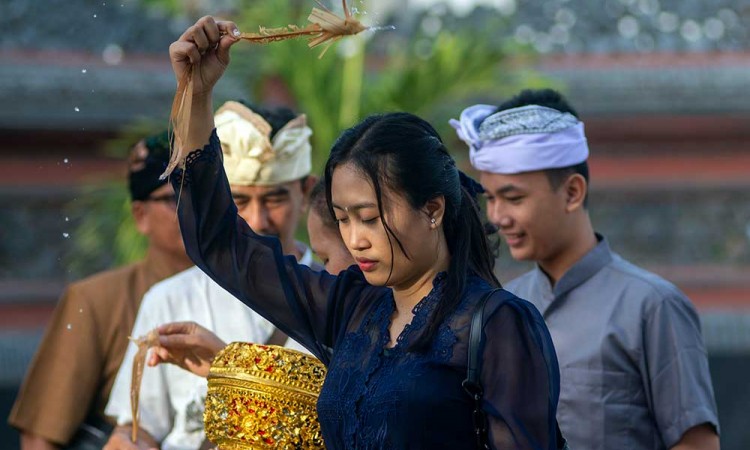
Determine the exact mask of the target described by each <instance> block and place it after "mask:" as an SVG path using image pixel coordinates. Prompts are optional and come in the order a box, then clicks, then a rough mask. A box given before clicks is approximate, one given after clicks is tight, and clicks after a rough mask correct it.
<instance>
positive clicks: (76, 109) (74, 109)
mask: <svg viewBox="0 0 750 450" xmlns="http://www.w3.org/2000/svg"><path fill="white" fill-rule="evenodd" d="M73 111H75V112H81V109H80V108H78V107H77V106H76V107H75V108H73Z"/></svg>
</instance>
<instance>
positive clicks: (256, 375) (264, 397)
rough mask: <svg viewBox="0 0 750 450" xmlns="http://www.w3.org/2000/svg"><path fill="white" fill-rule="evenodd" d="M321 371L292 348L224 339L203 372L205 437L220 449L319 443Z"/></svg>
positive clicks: (317, 364) (316, 445) (323, 373)
mask: <svg viewBox="0 0 750 450" xmlns="http://www.w3.org/2000/svg"><path fill="white" fill-rule="evenodd" d="M325 376H326V368H325V366H324V365H323V364H322V363H321V362H320V361H318V360H317V359H316V358H314V357H312V356H309V355H306V354H304V353H301V352H298V351H296V350H290V349H287V348H284V347H279V346H275V345H259V344H248V343H244V342H233V343H231V344H229V345H228V346H226V347H225V348H224V349H223V350H222V351H221V352H219V354H217V355H216V358H215V359H214V362H213V364H212V366H211V370H210V373H209V375H208V395H207V396H206V410H205V414H204V418H203V419H204V426H205V430H206V437H207V438H208V439H209V440H210V441H211V442H213V443H214V444H216V445H217V446H218V447H219V449H220V450H250V449H252V450H255V449H324V448H325V446H324V445H323V436H322V435H321V433H320V424H319V423H318V414H317V411H316V409H315V405H316V403H317V400H318V394H319V393H320V388H321V387H322V386H323V380H324V379H325Z"/></svg>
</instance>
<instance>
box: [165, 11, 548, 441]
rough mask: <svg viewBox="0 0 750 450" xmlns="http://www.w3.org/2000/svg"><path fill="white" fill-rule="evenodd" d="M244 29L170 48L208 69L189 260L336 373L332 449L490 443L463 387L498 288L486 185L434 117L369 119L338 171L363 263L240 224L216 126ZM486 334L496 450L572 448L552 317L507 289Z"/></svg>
mask: <svg viewBox="0 0 750 450" xmlns="http://www.w3.org/2000/svg"><path fill="white" fill-rule="evenodd" d="M235 30H236V27H235V25H234V24H233V23H231V22H216V21H214V20H213V19H212V18H210V17H204V18H203V19H201V20H199V21H198V22H197V23H196V24H195V25H194V26H192V27H190V28H189V29H188V30H187V31H186V32H185V33H184V34H183V35H182V36H181V37H180V39H179V40H178V41H177V42H175V43H173V44H172V46H171V47H170V55H171V60H172V65H173V68H174V71H175V74H176V75H177V77H178V79H179V78H180V77H182V76H183V74H184V73H185V71H186V70H193V82H194V83H195V84H194V95H193V106H192V112H191V118H190V137H189V139H188V142H187V143H186V144H187V149H198V150H195V151H193V152H192V153H191V154H190V155H189V156H188V158H187V162H186V166H185V169H184V171H183V172H181V173H180V174H179V176H176V177H173V178H174V181H173V182H174V183H175V186H176V188H177V189H181V200H180V211H179V216H180V225H181V228H182V233H183V237H184V240H185V244H186V247H187V250H188V253H189V255H190V256H191V258H192V259H193V260H194V261H195V263H196V264H197V265H198V266H200V267H201V269H203V270H204V271H205V272H206V273H208V274H209V275H210V276H211V277H212V278H213V279H214V280H216V281H217V282H218V283H219V284H220V285H222V286H223V287H224V288H226V289H227V290H229V291H230V292H231V293H233V294H234V295H235V296H236V297H237V298H238V299H239V300H240V301H242V302H244V303H245V304H247V305H248V306H249V307H251V308H253V309H254V310H256V311H258V312H259V313H260V314H262V315H263V316H265V317H266V318H267V319H268V320H270V321H271V322H273V323H274V324H275V325H276V326H278V327H279V328H280V329H281V330H282V331H284V332H286V333H287V334H288V335H289V336H290V337H292V338H293V339H295V340H297V341H298V342H300V343H302V344H303V345H305V346H306V347H307V348H308V349H309V350H310V351H311V352H312V353H313V354H315V356H317V357H318V358H320V359H321V360H322V361H323V362H324V363H325V364H326V365H327V366H328V376H327V378H326V381H325V384H324V386H323V389H322V392H321V394H320V398H319V401H318V414H319V419H320V423H321V427H322V431H323V435H324V438H325V442H326V446H327V448H329V449H375V448H377V449H381V448H388V449H391V448H397V449H422V448H424V449H454V450H455V449H473V448H476V445H477V444H476V439H475V431H474V424H473V422H472V410H473V405H472V401H471V399H470V398H469V396H468V395H467V394H466V392H465V391H464V390H463V388H462V386H461V382H462V380H464V379H465V378H466V366H467V362H466V361H467V347H468V334H469V323H470V320H471V316H472V314H473V312H474V310H475V307H476V305H477V303H478V302H479V301H480V299H481V298H482V297H483V296H484V295H485V294H487V293H488V292H489V291H490V290H493V289H496V288H498V287H499V283H498V281H497V279H496V278H495V276H494V275H493V272H492V268H493V261H494V259H493V256H492V252H491V251H490V247H489V245H488V242H487V238H486V234H485V231H484V228H483V226H482V223H481V220H480V215H479V211H478V207H477V204H476V203H475V202H474V200H473V198H472V192H470V191H471V190H472V189H473V186H474V184H473V183H472V182H471V181H470V180H467V179H465V178H464V177H462V176H461V175H460V174H459V171H458V169H457V168H456V165H455V162H454V161H453V159H452V158H451V156H450V155H449V154H448V152H447V150H446V148H445V146H444V145H443V143H442V141H441V140H440V137H439V136H438V134H437V132H436V131H435V130H434V129H433V128H432V126H430V125H429V124H428V123H427V122H425V121H424V120H422V119H420V118H418V117H416V116H414V115H411V114H406V113H394V114H384V115H379V116H372V117H369V118H367V119H365V120H364V121H363V122H361V123H360V124H358V125H356V126H355V127H353V128H351V129H349V130H347V131H345V132H344V133H343V134H342V135H341V136H340V137H339V139H338V140H337V142H336V143H335V145H334V146H333V149H332V150H331V155H330V157H329V159H328V162H327V164H326V170H325V181H326V186H327V189H328V192H327V197H328V203H329V206H330V208H331V213H332V214H333V215H335V217H336V220H337V221H338V224H339V230H340V232H341V235H342V238H343V240H344V242H345V244H346V245H347V247H348V249H349V251H350V252H351V254H352V256H353V257H354V258H355V260H356V261H357V265H356V266H352V267H350V268H349V269H347V270H345V271H343V272H341V273H339V274H338V275H333V274H329V273H326V272H314V271H312V270H310V269H309V268H307V267H304V266H300V265H298V264H297V263H296V262H295V260H294V258H292V257H285V256H282V253H281V246H280V244H279V242H278V240H277V239H276V238H275V237H269V236H260V235H258V234H256V233H254V232H253V230H251V229H250V228H249V227H248V226H247V224H246V223H245V221H243V220H241V219H239V218H238V217H237V211H236V209H235V206H234V203H233V202H232V198H231V194H230V191H229V185H228V184H227V180H226V176H225V174H224V171H223V168H222V162H221V146H220V143H219V140H218V138H217V136H216V134H215V132H214V131H213V116H212V102H211V92H212V89H213V86H214V84H215V83H216V82H217V81H218V79H219V78H220V77H221V75H222V73H223V71H224V69H225V68H226V66H227V64H228V63H229V48H230V46H231V45H232V44H234V43H235V42H236V38H235V37H234V31H235ZM317 120H322V119H321V118H317ZM462 178H463V181H464V183H463V185H462V182H461V180H462ZM467 188H469V189H467ZM473 194H475V192H474V193H473ZM482 342H483V344H482V351H481V355H482V363H483V366H482V372H481V383H482V386H483V387H484V403H483V409H484V411H485V412H486V414H487V417H488V428H489V431H488V434H489V442H490V447H491V448H494V449H544V450H551V449H555V448H557V442H556V422H555V412H556V408H557V400H558V392H559V374H558V367H557V360H556V357H555V352H554V348H553V346H552V342H551V340H550V337H549V333H548V331H547V328H546V326H545V325H544V321H543V320H542V318H541V316H540V315H539V313H538V312H537V311H536V309H534V307H533V306H531V304H529V303H528V302H526V301H524V300H521V299H519V298H517V297H514V296H513V295H512V294H510V293H508V292H507V291H504V290H501V289H498V290H496V291H495V292H494V293H493V294H492V295H491V297H490V298H489V300H488V302H487V305H486V309H485V322H484V326H483V340H482Z"/></svg>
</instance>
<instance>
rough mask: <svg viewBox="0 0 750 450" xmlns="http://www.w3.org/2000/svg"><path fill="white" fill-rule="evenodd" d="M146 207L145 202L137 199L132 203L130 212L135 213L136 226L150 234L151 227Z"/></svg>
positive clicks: (143, 232) (139, 230) (142, 231)
mask: <svg viewBox="0 0 750 450" xmlns="http://www.w3.org/2000/svg"><path fill="white" fill-rule="evenodd" d="M146 208H147V206H146V203H145V202H141V201H137V200H135V201H133V202H132V203H131V205H130V212H131V213H132V214H133V220H134V221H135V228H136V229H137V230H138V232H139V233H141V234H143V235H148V232H149V229H150V224H149V221H148V214H147V211H146Z"/></svg>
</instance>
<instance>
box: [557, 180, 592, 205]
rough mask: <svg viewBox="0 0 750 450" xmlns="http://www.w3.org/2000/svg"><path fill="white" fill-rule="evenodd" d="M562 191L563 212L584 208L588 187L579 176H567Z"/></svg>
mask: <svg viewBox="0 0 750 450" xmlns="http://www.w3.org/2000/svg"><path fill="white" fill-rule="evenodd" d="M563 189H565V203H566V204H565V210H566V211H567V212H573V211H576V210H578V209H583V208H584V207H585V202H586V195H587V194H588V189H589V186H588V183H586V179H585V178H583V176H582V175H581V174H578V173H576V174H573V175H571V176H569V177H568V179H567V180H566V181H565V185H564V186H563Z"/></svg>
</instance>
